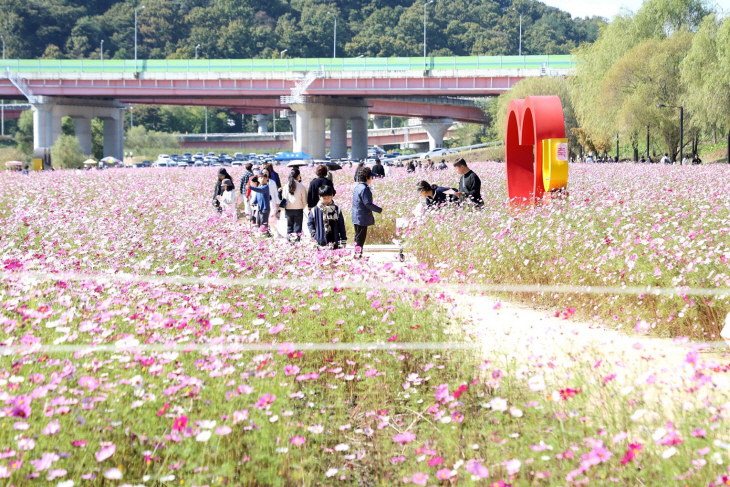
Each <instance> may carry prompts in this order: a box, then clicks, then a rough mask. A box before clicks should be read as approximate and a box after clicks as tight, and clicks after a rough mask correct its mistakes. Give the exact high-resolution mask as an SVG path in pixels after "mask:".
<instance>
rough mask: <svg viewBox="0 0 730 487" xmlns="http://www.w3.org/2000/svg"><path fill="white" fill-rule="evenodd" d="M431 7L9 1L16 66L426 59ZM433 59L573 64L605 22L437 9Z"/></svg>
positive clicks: (471, 2)
mask: <svg viewBox="0 0 730 487" xmlns="http://www.w3.org/2000/svg"><path fill="white" fill-rule="evenodd" d="M423 4H424V1H423V0H419V1H414V0H329V1H325V0H138V1H130V0H123V1H119V0H0V5H2V9H1V10H2V11H1V12H0V35H4V36H5V41H6V43H7V57H8V58H45V59H64V58H69V59H79V58H84V59H98V58H99V54H100V44H101V41H102V40H103V41H104V57H105V58H107V59H109V58H116V59H131V58H133V57H134V9H135V8H136V7H141V6H145V7H146V8H145V9H144V10H139V11H138V22H139V41H138V42H139V54H138V55H139V57H140V58H147V59H162V58H169V59H186V58H187V59H189V58H193V57H194V52H195V46H196V45H197V44H200V48H199V51H198V55H199V57H200V58H278V57H279V56H280V55H281V53H282V52H283V51H284V50H286V53H285V54H284V57H330V56H332V41H333V39H332V38H333V28H334V21H333V16H332V15H328V12H331V13H332V14H335V15H336V16H337V19H338V20H337V49H338V56H342V57H344V56H349V57H357V56H419V55H422V54H423ZM428 10H429V11H428V29H429V31H428V32H429V34H428V53H429V55H438V56H450V55H460V56H461V55H478V54H481V55H514V54H517V50H518V36H519V16H520V14H522V21H523V25H522V28H523V41H522V53H523V54H567V53H569V52H570V51H571V50H572V49H573V48H575V47H576V46H578V45H579V44H581V43H583V42H593V41H594V40H595V39H596V37H597V35H598V30H599V28H600V26H601V25H602V24H603V19H600V18H594V19H571V17H570V15H569V14H567V13H566V12H563V11H561V10H559V9H556V8H553V7H548V6H546V5H544V4H542V3H540V2H537V1H531V0H514V1H512V0H496V1H490V0H436V1H435V2H434V3H433V4H431V5H429V6H428Z"/></svg>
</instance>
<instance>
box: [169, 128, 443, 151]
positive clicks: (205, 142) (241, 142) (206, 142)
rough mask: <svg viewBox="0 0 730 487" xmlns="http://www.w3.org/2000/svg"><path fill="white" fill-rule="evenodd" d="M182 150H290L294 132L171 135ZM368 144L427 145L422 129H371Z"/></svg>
mask: <svg viewBox="0 0 730 487" xmlns="http://www.w3.org/2000/svg"><path fill="white" fill-rule="evenodd" d="M455 130H456V127H455V126H449V127H447V130H446V132H445V133H444V139H449V138H450V136H451V134H452V133H453V132H454V131H455ZM175 137H176V138H177V139H178V141H179V142H180V146H181V147H183V148H204V147H211V148H213V147H218V148H226V149H241V150H245V149H281V150H290V149H291V148H292V147H293V143H294V132H266V133H249V134H175ZM347 143H348V146H351V144H352V131H351V130H348V131H347ZM368 144H369V145H376V146H379V147H383V146H386V145H399V146H401V147H402V148H412V149H418V150H422V149H426V148H428V147H429V145H430V141H429V137H428V132H427V131H426V129H425V128H424V127H421V126H413V127H395V128H374V129H369V130H368ZM325 146H327V147H330V149H331V147H332V132H331V131H330V130H328V131H326V132H325Z"/></svg>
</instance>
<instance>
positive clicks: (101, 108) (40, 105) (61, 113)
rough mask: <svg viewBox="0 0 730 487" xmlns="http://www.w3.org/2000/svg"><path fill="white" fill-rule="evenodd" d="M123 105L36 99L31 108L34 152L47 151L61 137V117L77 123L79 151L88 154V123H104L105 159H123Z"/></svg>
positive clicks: (113, 102)
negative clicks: (96, 120) (94, 120)
mask: <svg viewBox="0 0 730 487" xmlns="http://www.w3.org/2000/svg"><path fill="white" fill-rule="evenodd" d="M123 108H124V105H123V104H121V103H119V102H118V101H116V100H81V99H76V98H65V97H48V96H40V97H38V101H37V103H35V104H34V105H33V148H34V149H45V148H50V147H52V146H53V144H55V143H56V141H57V140H58V139H59V137H61V134H62V129H61V122H62V120H63V117H71V118H73V119H75V123H76V137H78V139H79V142H80V144H81V150H82V152H84V154H86V155H90V154H91V121H92V120H93V119H95V118H100V119H101V120H102V121H103V122H104V156H112V157H116V158H117V159H119V160H122V159H123V157H124V124H123V122H124V112H123Z"/></svg>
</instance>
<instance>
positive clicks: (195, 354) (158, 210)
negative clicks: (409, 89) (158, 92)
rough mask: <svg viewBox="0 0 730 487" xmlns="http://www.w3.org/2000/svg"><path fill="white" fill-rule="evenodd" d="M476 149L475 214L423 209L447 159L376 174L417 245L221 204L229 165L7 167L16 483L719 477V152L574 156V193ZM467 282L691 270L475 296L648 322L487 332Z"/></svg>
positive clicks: (9, 425)
mask: <svg viewBox="0 0 730 487" xmlns="http://www.w3.org/2000/svg"><path fill="white" fill-rule="evenodd" d="M474 169H475V170H476V172H477V173H478V174H479V175H480V176H481V177H482V181H483V195H484V197H485V201H486V208H485V209H484V210H483V211H480V212H473V211H462V210H456V209H445V210H441V211H439V212H435V213H429V214H426V215H420V216H418V218H416V216H415V215H414V214H413V208H414V206H415V205H416V204H417V203H418V201H417V195H416V192H415V189H414V188H415V185H416V183H417V182H418V181H419V180H421V179H427V180H428V181H429V182H434V183H438V184H440V185H445V186H446V185H447V186H456V184H457V178H456V176H455V174H453V173H452V172H451V171H443V172H437V173H422V172H417V173H415V174H406V173H405V172H404V171H403V172H398V171H396V173H395V175H394V176H393V177H392V178H390V179H388V180H385V181H378V182H376V183H375V185H374V188H373V192H374V195H375V201H376V203H377V204H379V205H380V206H383V207H384V208H385V211H384V213H383V215H382V216H381V217H379V218H378V220H377V221H378V225H377V226H376V228H375V229H374V231H373V232H372V237H373V242H388V241H390V239H392V238H394V237H397V238H400V239H402V240H403V241H404V245H405V248H406V250H407V251H408V253H409V254H410V255H413V256H414V258H413V259H410V260H409V261H408V262H407V263H405V264H400V263H397V262H395V261H393V262H387V261H386V262H382V261H368V260H353V259H352V258H351V249H345V250H343V251H317V250H314V249H313V248H312V247H310V246H308V245H299V246H292V245H289V244H288V243H286V242H285V241H283V240H278V241H275V240H271V239H267V238H262V237H261V236H260V235H259V232H257V231H256V230H255V229H253V228H250V227H248V226H247V225H245V224H244V223H243V222H240V221H239V222H233V221H230V220H228V219H225V218H220V217H219V216H218V215H217V214H215V213H214V212H213V211H212V206H211V200H210V196H211V193H212V187H213V184H214V180H215V170H214V169H208V168H200V169H188V170H182V169H146V170H109V171H102V172H96V171H94V172H72V171H57V172H54V173H43V174H32V175H30V176H28V177H23V176H21V175H14V174H0V224H2V226H1V227H0V272H1V273H2V282H0V327H2V335H0V340H1V343H0V346H2V347H3V348H2V355H1V356H0V387H1V388H0V416H1V417H0V478H2V479H3V480H2V482H3V485H15V486H23V485H53V486H61V487H71V486H74V485H150V486H151V485H193V486H203V485H208V486H214V485H234V486H238V485H241V486H268V485H277V486H289V485H292V486H293V485H297V486H299V485H327V486H329V485H397V484H412V485H452V484H453V485H488V486H507V485H514V486H518V485H555V486H565V485H658V484H659V483H661V484H665V485H713V486H719V485H728V484H730V479H729V477H728V476H730V472H729V471H728V466H729V465H730V456H729V454H728V453H729V452H730V424H729V421H730V377H728V374H729V373H730V365H728V364H729V363H730V361H728V359H727V357H726V356H725V355H724V354H722V353H718V352H712V353H710V352H707V351H705V350H704V349H703V346H702V345H700V344H699V343H700V341H714V340H717V339H718V338H719V336H718V335H719V330H720V329H721V327H722V325H723V324H724V320H725V315H726V314H727V313H728V311H730V306H728V304H727V300H726V298H725V297H723V296H716V297H701V298H698V297H696V296H694V295H691V294H686V293H682V292H681V288H683V287H684V288H687V287H692V288H694V287H702V288H726V287H730V283H728V282H727V281H728V279H729V278H728V264H727V259H728V258H730V250H728V247H727V245H728V244H730V239H729V238H728V226H729V223H728V222H730V220H729V219H728V216H729V215H728V213H729V212H730V202H729V201H728V198H730V196H728V195H729V194H730V191H728V189H730V170H728V169H727V168H725V167H722V166H708V167H678V168H670V167H658V166H630V165H629V166H624V165H606V166H602V165H595V166H573V167H572V168H571V170H572V173H571V186H570V196H569V198H567V199H562V200H556V201H553V202H550V203H546V204H544V205H541V206H540V207H538V208H533V209H521V210H516V209H514V208H509V207H508V206H507V205H505V202H504V200H505V195H506V191H505V188H504V166H503V165H499V164H494V163H481V164H476V165H475V166H474ZM232 174H233V176H234V177H235V178H238V177H240V173H237V172H235V170H234V171H232ZM303 174H304V178H305V181H308V180H309V179H311V177H312V174H311V170H305V171H304V172H303ZM282 175H283V176H284V177H285V174H282ZM236 183H237V181H236ZM335 186H336V188H337V190H338V195H337V197H336V198H335V200H336V202H337V203H338V204H339V205H340V207H341V208H342V210H343V212H344V213H345V215H349V210H350V201H351V194H352V188H353V183H352V172H351V170H349V169H348V170H343V171H340V172H338V173H336V177H335ZM404 218H405V219H410V220H412V221H411V224H410V225H409V226H408V227H403V226H401V225H398V227H396V222H401V221H402V219H404ZM348 219H349V218H348ZM351 229H352V227H351V224H350V223H348V232H351ZM350 238H352V234H351V233H350ZM348 250H349V251H348ZM49 274H54V275H55V276H53V275H50V276H49ZM125 276H129V279H127V278H125ZM176 278H189V279H188V280H184V279H178V280H176ZM458 283H467V284H479V283H519V284H554V283H559V284H576V285H578V284H579V285H593V286H597V285H607V286H621V285H626V286H648V285H652V286H661V287H680V289H679V290H678V292H677V295H676V296H666V297H659V296H654V295H652V294H650V293H647V294H646V295H605V296H604V295H596V294H585V295H584V294H580V293H576V294H561V295H545V294H527V293H522V294H513V295H506V294H505V295H500V296H483V297H481V298H480V299H483V300H487V301H488V302H489V303H490V306H491V305H492V303H494V307H495V309H496V308H498V307H499V301H500V299H504V300H508V299H513V300H515V301H521V302H526V303H532V305H534V306H540V307H544V310H545V313H546V314H551V315H552V314H554V313H557V314H558V315H560V316H561V317H563V318H564V322H565V323H566V326H569V327H571V329H573V328H576V326H578V328H579V330H578V331H577V333H583V332H584V331H585V333H590V330H589V329H588V327H587V326H586V327H584V328H585V330H583V329H581V328H580V325H582V323H580V322H578V321H577V320H578V319H579V318H580V319H583V320H586V321H590V322H591V323H600V324H603V325H604V326H607V327H610V328H622V329H624V330H627V331H628V332H629V333H632V334H635V335H636V344H635V345H634V346H632V347H631V348H630V350H626V351H625V353H623V352H622V353H619V354H617V353H615V352H614V351H609V350H607V349H602V348H600V347H589V346H576V347H575V348H573V349H568V350H566V349H557V348H547V347H545V346H544V345H543V344H541V342H540V338H541V337H525V344H524V348H521V349H520V350H504V351H501V352H499V353H496V352H486V351H482V350H480V349H479V347H478V346H473V345H474V344H478V343H479V329H478V326H484V324H481V325H477V324H476V323H473V322H470V321H469V320H468V319H465V318H464V317H463V315H462V314H460V313H457V312H456V309H455V308H456V306H457V305H456V296H455V294H453V293H452V292H447V291H445V290H444V288H443V287H438V286H439V285H441V284H458ZM574 321H575V323H573V322H574ZM487 326H488V324H487ZM639 335H647V336H648V335H659V336H665V337H672V338H674V343H673V347H675V349H676V350H679V351H680V352H679V353H678V354H675V355H676V356H674V355H673V356H669V355H667V356H664V354H661V353H656V352H655V351H654V350H650V349H648V348H644V345H643V342H642V341H641V340H643V339H644V337H643V336H639ZM445 343H448V344H451V345H450V346H448V347H443V346H442V347H441V348H439V347H438V344H445ZM454 343H467V344H470V345H472V346H470V347H468V348H467V347H464V348H460V347H458V346H454V345H453V344H454ZM434 344H437V346H435V347H434V346H433V345H434ZM517 352H520V353H517Z"/></svg>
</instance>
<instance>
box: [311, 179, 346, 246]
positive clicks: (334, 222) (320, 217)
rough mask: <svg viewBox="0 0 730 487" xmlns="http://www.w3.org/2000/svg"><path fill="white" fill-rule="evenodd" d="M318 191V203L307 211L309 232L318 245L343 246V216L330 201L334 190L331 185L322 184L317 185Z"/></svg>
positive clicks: (344, 239) (344, 235) (344, 231)
mask: <svg viewBox="0 0 730 487" xmlns="http://www.w3.org/2000/svg"><path fill="white" fill-rule="evenodd" d="M318 193H319V203H317V206H315V207H314V208H312V211H310V212H309V221H308V222H307V226H308V227H309V233H310V235H311V236H312V238H313V239H314V241H315V242H317V245H319V246H320V247H328V246H332V247H333V248H335V249H337V248H340V246H343V247H344V245H345V243H346V242H347V230H346V229H345V217H344V216H343V215H342V212H341V211H340V208H339V207H338V206H337V205H336V204H335V203H334V201H332V197H333V196H334V195H335V190H334V188H333V187H332V186H329V185H324V186H320V187H319V190H318Z"/></svg>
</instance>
